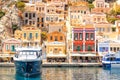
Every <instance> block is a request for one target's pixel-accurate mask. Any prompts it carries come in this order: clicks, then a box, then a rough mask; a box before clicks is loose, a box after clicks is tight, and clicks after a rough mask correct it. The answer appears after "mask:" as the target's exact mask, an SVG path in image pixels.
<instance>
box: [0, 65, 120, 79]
mask: <svg viewBox="0 0 120 80" xmlns="http://www.w3.org/2000/svg"><path fill="white" fill-rule="evenodd" d="M0 80H120V68H117V69H115V68H114V69H111V70H105V69H103V68H102V67H49V68H42V74H41V75H39V76H35V77H23V76H20V75H18V74H16V73H15V68H14V67H0Z"/></svg>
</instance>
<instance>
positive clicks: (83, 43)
mask: <svg viewBox="0 0 120 80" xmlns="http://www.w3.org/2000/svg"><path fill="white" fill-rule="evenodd" d="M72 34H73V35H72V39H73V42H72V49H73V52H72V54H71V61H72V62H96V61H97V59H98V57H97V56H96V31H95V28H94V26H93V25H86V26H82V25H81V26H78V27H73V29H72Z"/></svg>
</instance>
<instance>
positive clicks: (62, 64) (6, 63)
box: [0, 62, 102, 67]
mask: <svg viewBox="0 0 120 80" xmlns="http://www.w3.org/2000/svg"><path fill="white" fill-rule="evenodd" d="M14 66H15V65H14V63H8V62H4V63H0V67H14ZM42 66H43V67H102V64H101V63H44V64H42Z"/></svg>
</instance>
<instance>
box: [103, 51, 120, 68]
mask: <svg viewBox="0 0 120 80" xmlns="http://www.w3.org/2000/svg"><path fill="white" fill-rule="evenodd" d="M102 66H103V68H106V69H111V68H120V51H119V52H116V53H107V54H106V55H104V56H103V58H102Z"/></svg>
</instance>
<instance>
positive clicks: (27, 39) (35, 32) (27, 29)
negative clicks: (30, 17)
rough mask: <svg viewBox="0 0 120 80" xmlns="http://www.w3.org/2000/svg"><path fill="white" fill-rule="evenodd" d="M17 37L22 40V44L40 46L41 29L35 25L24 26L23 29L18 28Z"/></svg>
mask: <svg viewBox="0 0 120 80" xmlns="http://www.w3.org/2000/svg"><path fill="white" fill-rule="evenodd" d="M14 36H15V38H16V39H20V40H22V46H40V45H41V30H40V29H38V28H36V27H33V26H23V27H22V29H21V30H16V31H15V34H14Z"/></svg>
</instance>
